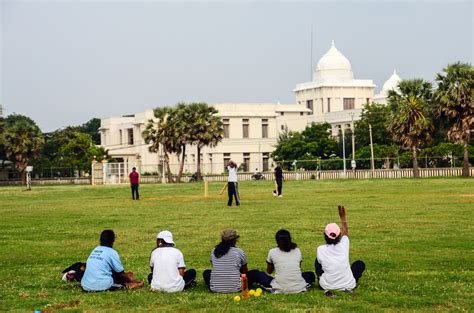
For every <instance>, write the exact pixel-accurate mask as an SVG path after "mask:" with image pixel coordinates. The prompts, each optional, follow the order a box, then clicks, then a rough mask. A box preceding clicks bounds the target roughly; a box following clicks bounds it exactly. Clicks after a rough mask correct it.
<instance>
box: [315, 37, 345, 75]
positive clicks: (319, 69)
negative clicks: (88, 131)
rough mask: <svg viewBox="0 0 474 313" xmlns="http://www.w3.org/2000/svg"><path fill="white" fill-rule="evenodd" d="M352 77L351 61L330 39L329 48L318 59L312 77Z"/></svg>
mask: <svg viewBox="0 0 474 313" xmlns="http://www.w3.org/2000/svg"><path fill="white" fill-rule="evenodd" d="M327 78H339V79H353V78H354V74H353V73H352V66H351V62H349V60H348V59H347V58H346V57H345V56H344V55H343V54H342V53H341V52H340V51H339V50H337V48H336V46H335V45H334V40H333V41H332V44H331V48H329V50H328V52H326V54H324V55H323V56H322V57H321V59H319V62H318V64H317V65H316V69H315V72H314V79H315V80H317V79H327Z"/></svg>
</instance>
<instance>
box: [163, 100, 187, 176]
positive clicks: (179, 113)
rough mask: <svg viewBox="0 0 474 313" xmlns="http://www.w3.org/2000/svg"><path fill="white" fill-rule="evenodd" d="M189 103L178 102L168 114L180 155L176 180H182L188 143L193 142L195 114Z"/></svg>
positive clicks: (177, 152) (176, 149) (176, 148)
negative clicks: (190, 110) (190, 109)
mask: <svg viewBox="0 0 474 313" xmlns="http://www.w3.org/2000/svg"><path fill="white" fill-rule="evenodd" d="M188 107H189V105H187V104H185V103H178V104H177V105H176V107H174V108H173V109H172V110H171V111H170V113H169V116H168V122H169V127H170V129H171V131H172V135H171V137H172V138H173V141H174V143H175V144H174V152H175V153H176V154H177V155H178V160H179V170H178V175H177V177H176V181H177V182H180V181H181V176H182V175H183V169H184V162H185V158H186V144H189V143H191V136H192V135H191V133H192V129H193V116H192V115H190V114H189V110H188Z"/></svg>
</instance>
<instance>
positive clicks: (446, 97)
mask: <svg viewBox="0 0 474 313" xmlns="http://www.w3.org/2000/svg"><path fill="white" fill-rule="evenodd" d="M443 71H444V72H445V73H439V74H437V75H436V81H437V82H438V89H437V90H436V92H435V99H436V102H437V103H436V108H437V112H436V113H437V114H439V115H440V116H443V117H444V118H446V119H447V120H448V123H449V129H448V134H447V136H448V139H450V140H451V141H453V142H455V143H457V144H460V145H462V146H463V149H464V158H463V169H462V176H465V177H468V176H469V154H468V145H469V143H470V140H471V133H473V132H474V102H473V100H474V68H473V67H472V66H471V65H470V64H467V63H460V62H457V63H454V64H449V65H448V66H447V67H445V68H444V69H443Z"/></svg>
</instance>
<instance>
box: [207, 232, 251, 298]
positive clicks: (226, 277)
mask: <svg viewBox="0 0 474 313" xmlns="http://www.w3.org/2000/svg"><path fill="white" fill-rule="evenodd" d="M238 239H239V235H238V234H237V231H235V230H234V229H224V230H223V231H222V233H221V242H220V243H219V244H218V245H217V246H216V247H215V248H214V249H213V250H212V252H211V264H212V270H205V271H204V273H203V274H202V276H203V278H204V282H205V283H206V285H207V287H208V288H209V289H210V290H211V291H212V292H220V293H232V292H239V291H240V290H241V289H242V284H241V282H240V275H241V274H246V275H247V278H248V285H249V286H251V285H252V283H253V274H254V273H255V272H256V270H252V271H249V270H248V268H247V257H246V255H245V253H244V251H242V250H241V249H239V248H236V247H235V245H236V243H237V240H238Z"/></svg>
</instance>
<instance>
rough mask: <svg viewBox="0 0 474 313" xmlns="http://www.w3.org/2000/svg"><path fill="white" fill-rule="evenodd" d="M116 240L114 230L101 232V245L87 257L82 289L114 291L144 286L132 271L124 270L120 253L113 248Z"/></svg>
mask: <svg viewBox="0 0 474 313" xmlns="http://www.w3.org/2000/svg"><path fill="white" fill-rule="evenodd" d="M114 242H115V233H114V231H113V230H110V229H107V230H104V231H103V232H102V233H101V234H100V245H99V246H97V247H96V248H95V249H94V250H92V252H91V254H90V255H89V257H88V258H87V262H86V270H85V272H84V276H83V277H82V279H81V287H82V290H84V291H105V290H110V291H113V290H118V289H122V288H124V287H127V288H129V289H134V288H139V287H142V286H143V282H138V281H136V280H135V278H134V277H133V273H132V272H125V271H124V268H123V265H122V262H121V261H120V256H119V254H118V253H117V251H115V250H114V249H112V246H113V245H114Z"/></svg>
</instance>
